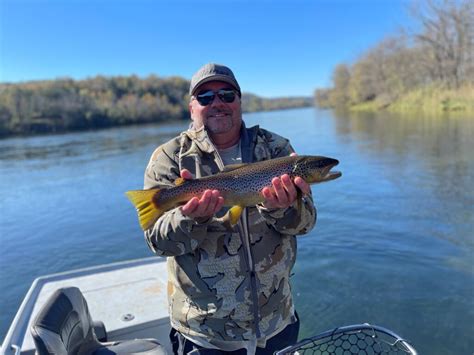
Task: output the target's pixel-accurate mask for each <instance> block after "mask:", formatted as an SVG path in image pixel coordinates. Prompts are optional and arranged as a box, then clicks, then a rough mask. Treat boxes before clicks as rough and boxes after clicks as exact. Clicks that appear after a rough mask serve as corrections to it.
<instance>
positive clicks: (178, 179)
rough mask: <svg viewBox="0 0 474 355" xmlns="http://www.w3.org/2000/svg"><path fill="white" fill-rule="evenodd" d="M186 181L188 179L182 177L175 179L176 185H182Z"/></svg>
mask: <svg viewBox="0 0 474 355" xmlns="http://www.w3.org/2000/svg"><path fill="white" fill-rule="evenodd" d="M185 182H186V179H183V178H182V177H179V178H177V179H176V180H175V181H174V184H175V186H180V185H183V184H184V183H185Z"/></svg>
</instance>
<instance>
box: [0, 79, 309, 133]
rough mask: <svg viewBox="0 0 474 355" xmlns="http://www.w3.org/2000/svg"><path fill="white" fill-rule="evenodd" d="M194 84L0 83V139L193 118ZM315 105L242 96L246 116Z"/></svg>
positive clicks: (141, 81)
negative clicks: (191, 88)
mask: <svg viewBox="0 0 474 355" xmlns="http://www.w3.org/2000/svg"><path fill="white" fill-rule="evenodd" d="M188 89H189V81H187V80H185V79H182V78H179V77H171V78H159V77H157V76H153V75H151V76H148V77H146V78H139V77H137V76H133V75H132V76H119V77H104V76H97V77H95V78H90V79H85V80H78V81H76V80H73V79H57V80H45V81H32V82H24V83H7V84H0V138H8V137H14V136H34V135H38V134H49V133H67V132H77V131H90V130H97V129H104V128H109V127H120V126H130V125H138V124H146V123H160V122H172V121H182V120H187V119H189V112H188V102H189V95H188ZM313 105H314V100H313V98H312V97H279V98H270V99H269V98H262V97H259V96H257V95H253V94H250V93H243V95H242V109H243V112H259V111H273V110H281V109H291V108H299V107H310V106H313Z"/></svg>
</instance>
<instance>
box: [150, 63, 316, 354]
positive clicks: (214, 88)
mask: <svg viewBox="0 0 474 355" xmlns="http://www.w3.org/2000/svg"><path fill="white" fill-rule="evenodd" d="M189 93H190V95H191V100H190V103H189V111H190V114H191V119H192V125H191V127H190V128H189V129H188V130H187V131H185V132H182V133H181V134H180V135H179V136H178V137H176V138H174V139H172V140H171V141H169V142H167V143H165V144H163V145H162V146H160V147H158V148H157V149H156V150H155V152H154V153H153V154H152V156H151V159H150V162H149V164H148V166H147V168H146V171H145V189H150V188H153V187H158V186H162V187H167V186H173V183H174V181H175V180H176V179H177V178H178V177H180V176H181V177H183V178H185V179H191V178H193V177H194V178H199V177H202V176H208V175H212V174H215V173H217V172H219V171H221V170H223V169H224V166H225V165H228V164H235V163H249V162H255V161H261V160H267V159H272V158H276V157H281V156H287V155H290V154H292V153H293V149H292V147H291V145H290V144H289V142H288V140H286V139H284V138H282V137H280V136H278V135H276V134H274V133H271V132H268V131H266V130H264V129H261V128H259V127H258V126H255V127H252V128H246V127H245V124H244V122H243V121H242V108H241V90H240V86H239V84H238V82H237V80H236V79H235V76H234V74H233V73H232V71H231V70H230V69H229V68H227V67H225V66H222V65H218V64H212V63H210V64H206V65H204V66H203V67H202V68H201V69H199V71H197V72H196V74H195V75H194V76H193V77H192V80H191V85H190V90H189ZM298 189H299V190H301V191H302V192H303V194H304V197H303V201H302V203H301V205H302V208H301V209H298V208H297V204H298V201H296V199H297V198H299V197H297V196H300V195H298V194H297V192H298ZM262 194H263V196H264V198H265V202H264V203H263V204H262V205H258V206H255V207H249V208H246V209H245V210H244V213H243V214H242V216H241V218H240V221H239V223H238V224H237V225H236V226H235V227H230V226H228V225H225V224H223V223H222V221H221V220H220V219H219V218H218V217H221V216H223V215H224V214H225V212H226V211H225V209H224V208H222V206H223V203H224V199H223V197H222V196H221V195H220V192H219V191H217V190H212V191H211V190H207V191H205V192H204V194H203V195H202V196H200V197H193V198H192V199H190V200H189V201H188V202H187V203H186V204H185V205H183V206H181V207H178V208H175V209H173V210H170V211H168V212H166V213H165V214H164V215H163V216H161V217H160V218H159V219H158V220H157V222H156V223H155V224H154V225H153V227H151V228H150V229H148V230H147V231H145V238H146V240H147V242H148V245H149V247H150V248H151V249H152V250H153V251H154V252H155V253H156V254H158V255H163V256H168V257H169V258H168V300H169V307H170V318H171V326H172V331H171V334H170V338H171V342H172V344H173V350H174V352H175V353H177V354H183V353H189V352H192V353H193V354H194V353H196V354H220V353H224V352H228V353H233V354H246V353H255V352H256V353H257V354H272V353H273V352H274V351H275V350H278V349H281V348H283V347H285V346H288V345H290V344H292V343H294V342H296V340H297V336H298V330H299V321H298V319H297V316H296V313H295V310H294V306H293V301H292V296H291V288H290V284H289V277H290V271H291V269H292V267H293V264H294V262H295V256H296V238H295V235H297V234H304V233H307V232H308V231H309V230H310V229H311V228H313V226H314V224H315V221H316V210H315V207H314V205H313V201H312V198H311V190H310V188H309V186H308V184H306V182H305V181H304V180H303V179H301V178H299V177H297V178H295V179H294V181H293V180H292V179H290V178H289V176H288V175H283V176H280V177H275V178H274V179H273V180H272V186H268V187H266V188H264V189H263V190H262Z"/></svg>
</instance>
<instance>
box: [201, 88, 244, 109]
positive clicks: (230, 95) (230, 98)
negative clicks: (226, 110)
mask: <svg viewBox="0 0 474 355" xmlns="http://www.w3.org/2000/svg"><path fill="white" fill-rule="evenodd" d="M216 95H217V96H218V97H219V99H220V100H221V101H222V102H225V103H226V104H230V103H231V102H234V100H235V91H234V90H231V89H220V90H218V91H212V90H208V91H204V92H201V93H199V94H197V95H196V96H195V98H196V100H197V101H198V102H199V104H200V105H201V106H207V105H209V104H211V103H212V102H213V101H214V99H215V98H216Z"/></svg>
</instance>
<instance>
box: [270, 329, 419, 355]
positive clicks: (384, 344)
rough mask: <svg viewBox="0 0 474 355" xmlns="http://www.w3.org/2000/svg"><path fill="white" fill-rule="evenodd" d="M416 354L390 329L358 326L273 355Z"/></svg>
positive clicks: (306, 340)
mask: <svg viewBox="0 0 474 355" xmlns="http://www.w3.org/2000/svg"><path fill="white" fill-rule="evenodd" d="M287 354H295V355H300V354H301V355H302V354H304V355H313V354H314V355H333V354H335V355H352V354H358V355H360V354H362V355H373V354H384V355H385V354H400V355H406V354H411V355H417V354H418V353H417V352H416V350H415V349H414V348H413V347H412V346H411V345H410V344H409V343H408V342H407V341H406V340H404V339H402V338H401V337H399V336H398V335H397V334H395V333H394V332H392V331H391V330H388V329H385V328H382V327H379V326H376V325H370V324H367V323H366V324H357V325H350V326H346V327H340V328H336V329H333V330H329V331H326V332H324V333H321V334H318V335H316V336H314V337H311V338H308V339H304V340H302V341H300V342H298V343H296V344H294V345H292V346H289V347H286V348H284V349H282V350H280V351H278V352H276V353H275V355H287Z"/></svg>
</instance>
